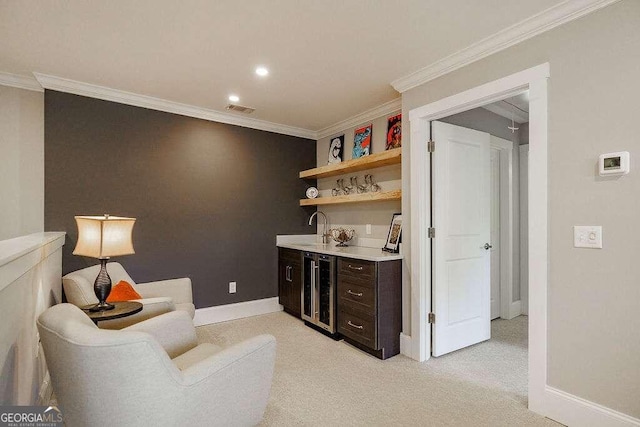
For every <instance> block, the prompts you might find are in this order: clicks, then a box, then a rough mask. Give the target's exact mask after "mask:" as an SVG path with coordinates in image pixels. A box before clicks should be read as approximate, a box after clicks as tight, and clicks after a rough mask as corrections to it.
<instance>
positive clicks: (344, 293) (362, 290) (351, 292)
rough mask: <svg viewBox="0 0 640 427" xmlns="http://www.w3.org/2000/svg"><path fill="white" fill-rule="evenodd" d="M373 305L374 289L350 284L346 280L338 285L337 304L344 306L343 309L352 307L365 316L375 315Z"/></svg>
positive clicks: (374, 301) (374, 300) (374, 298)
mask: <svg viewBox="0 0 640 427" xmlns="http://www.w3.org/2000/svg"><path fill="white" fill-rule="evenodd" d="M375 303H376V296H375V289H373V288H371V287H368V286H360V285H359V284H356V283H350V282H349V281H346V280H344V281H341V282H339V283H338V304H339V305H340V306H344V307H345V309H346V307H352V308H354V309H356V310H360V311H363V312H365V313H367V314H370V315H375V313H376V308H375ZM349 311H350V310H349Z"/></svg>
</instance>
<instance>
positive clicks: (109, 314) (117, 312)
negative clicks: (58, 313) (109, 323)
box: [80, 301, 142, 325]
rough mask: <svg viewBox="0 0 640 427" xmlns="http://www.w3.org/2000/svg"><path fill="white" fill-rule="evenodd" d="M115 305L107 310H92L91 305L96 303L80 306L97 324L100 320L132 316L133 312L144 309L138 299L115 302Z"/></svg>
mask: <svg viewBox="0 0 640 427" xmlns="http://www.w3.org/2000/svg"><path fill="white" fill-rule="evenodd" d="M112 304H113V305H115V308H114V309H113V310H105V311H90V309H91V307H93V306H94V305H95V304H91V305H85V306H84V307H80V308H81V309H82V311H84V312H85V314H86V315H87V316H89V318H90V319H91V320H93V323H95V324H96V325H97V324H98V322H100V321H102V320H111V319H119V318H121V317H127V316H131V315H132V314H136V313H139V312H141V311H142V303H141V302H136V301H122V302H114V303H112Z"/></svg>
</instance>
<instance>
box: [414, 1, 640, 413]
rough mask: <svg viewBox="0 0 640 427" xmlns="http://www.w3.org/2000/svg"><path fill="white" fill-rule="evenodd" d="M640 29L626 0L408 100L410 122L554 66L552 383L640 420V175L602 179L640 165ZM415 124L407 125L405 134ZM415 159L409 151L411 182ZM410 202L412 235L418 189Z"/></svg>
mask: <svg viewBox="0 0 640 427" xmlns="http://www.w3.org/2000/svg"><path fill="white" fill-rule="evenodd" d="M638 28H640V1H637V0H624V1H621V2H620V3H616V4H614V5H612V6H609V7H607V8H605V9H603V10H601V11H598V12H596V13H594V14H592V15H588V16H586V17H584V18H581V19H579V20H577V21H573V22H571V23H568V24H566V25H563V26H561V27H559V28H557V29H554V30H552V31H549V32H547V33H544V34H542V35H540V36H537V37H535V38H534V39H531V40H529V41H526V42H524V43H521V44H519V45H517V46H514V47H512V48H509V49H507V50H505V51H503V52H500V53H497V54H495V55H492V56H491V57H488V58H486V59H483V60H481V61H478V62H476V63H474V64H472V65H469V66H467V67H465V68H463V69H460V70H458V71H455V72H453V73H450V74H448V75H446V76H443V77H441V78H439V79H437V80H434V81H432V82H429V83H426V84H424V85H422V86H420V87H417V88H415V89H412V90H410V91H408V92H406V93H405V94H403V113H404V117H408V113H409V111H410V110H411V109H412V108H415V107H419V106H422V105H425V104H428V103H431V102H433V101H436V100H438V99H441V98H444V97H447V96H450V95H453V94H456V93H458V92H461V91H464V90H466V89H470V88H472V87H475V86H478V85H480V84H483V83H486V82H488V81H492V80H495V79H498V78H501V77H504V76H507V75H509V74H512V73H515V72H518V71H521V70H524V69H526V68H529V67H533V66H535V65H538V64H541V63H544V62H549V63H550V66H551V79H550V82H549V130H548V132H549V227H550V233H549V254H550V266H549V294H548V295H549V305H548V308H549V311H548V380H547V381H548V384H549V385H551V386H553V387H556V388H558V389H560V390H563V391H565V392H568V393H571V394H573V395H576V396H579V397H581V398H584V399H587V400H589V401H592V402H596V403H599V404H602V405H604V406H607V407H609V408H612V409H615V410H617V411H620V412H623V413H626V414H629V415H631V416H633V417H640V399H639V397H638V396H640V357H639V355H640V335H639V332H638V331H640V315H639V314H638V313H639V310H638V304H639V303H640V279H639V278H640V262H638V257H639V256H640V227H639V226H638V225H637V221H638V212H640V197H639V196H638V195H639V194H640V171H639V170H638V168H635V169H634V167H633V166H632V171H631V173H630V174H629V175H628V176H625V177H622V178H608V179H602V178H599V177H598V176H597V174H596V162H597V159H598V155H599V154H601V153H606V152H612V151H622V150H628V151H629V152H630V153H631V162H632V165H633V164H634V159H635V161H637V160H638V159H640V136H639V135H638V133H637V126H635V123H636V122H637V120H638V100H639V99H640V77H639V76H640V55H638V52H640V31H639V30H638ZM408 127H409V125H408V122H407V121H406V120H405V132H404V134H405V135H407V134H408V133H409V132H408ZM405 141H406V140H405ZM405 146H406V144H405ZM408 160H409V159H408V150H405V151H404V152H403V174H406V176H408V173H409V169H408V167H409V161H408ZM405 181H407V180H405ZM403 193H404V194H405V197H404V198H403V211H404V212H405V226H406V224H407V221H406V216H407V213H408V203H409V197H408V183H404V184H403ZM573 225H602V226H603V233H604V237H603V240H604V248H603V249H602V250H592V249H577V248H574V247H573V240H572V239H573V237H572V236H573V234H572V233H573V232H572V226H573ZM405 232H406V228H405ZM407 236H408V234H405V248H406V246H407V243H408V240H407ZM405 293H406V292H405ZM405 321H406V318H405ZM405 325H406V323H405ZM405 331H406V328H405Z"/></svg>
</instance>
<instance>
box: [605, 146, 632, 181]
mask: <svg viewBox="0 0 640 427" xmlns="http://www.w3.org/2000/svg"><path fill="white" fill-rule="evenodd" d="M598 169H599V171H600V176H609V175H626V174H628V173H629V152H628V151H620V152H618V153H607V154H601V155H600V160H599V162H598Z"/></svg>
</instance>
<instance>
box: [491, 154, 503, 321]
mask: <svg viewBox="0 0 640 427" xmlns="http://www.w3.org/2000/svg"><path fill="white" fill-rule="evenodd" d="M490 173H491V190H490V193H491V197H490V199H491V215H490V216H491V234H490V235H491V239H490V240H491V245H492V246H493V247H492V248H491V249H490V250H489V252H491V255H490V258H491V320H493V319H496V318H498V317H500V303H501V301H500V278H501V277H500V276H501V265H500V251H501V250H502V249H501V248H500V150H497V149H495V148H491V172H490Z"/></svg>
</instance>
